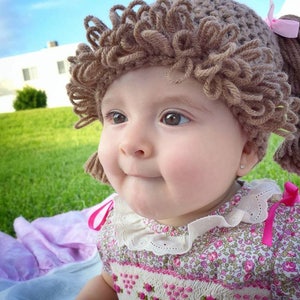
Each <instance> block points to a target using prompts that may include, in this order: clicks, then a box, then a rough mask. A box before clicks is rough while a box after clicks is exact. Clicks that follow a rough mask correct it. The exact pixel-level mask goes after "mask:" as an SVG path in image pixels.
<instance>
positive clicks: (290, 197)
mask: <svg viewBox="0 0 300 300" xmlns="http://www.w3.org/2000/svg"><path fill="white" fill-rule="evenodd" d="M284 188H285V189H284V192H283V197H282V199H281V200H280V201H278V202H276V203H275V204H273V205H272V206H271V208H270V210H269V214H268V217H267V219H266V221H265V228H264V234H263V238H262V242H263V244H265V245H267V246H272V229H273V221H274V218H275V212H276V209H277V208H278V206H279V205H280V204H284V205H286V206H290V207H292V206H294V205H295V204H296V203H297V202H300V196H299V189H298V187H297V186H295V185H294V184H292V183H291V182H286V184H285V185H284Z"/></svg>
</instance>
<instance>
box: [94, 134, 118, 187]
mask: <svg viewBox="0 0 300 300" xmlns="http://www.w3.org/2000/svg"><path fill="white" fill-rule="evenodd" d="M114 149H116V148H115V145H113V141H111V142H108V140H107V138H106V135H105V134H103V135H102V136H101V139H100V143H99V146H98V157H99V160H100V163H101V165H102V167H103V169H104V172H105V174H106V176H107V178H108V179H109V181H110V182H111V183H112V181H111V180H113V176H114V174H116V171H117V154H116V151H115V150H114Z"/></svg>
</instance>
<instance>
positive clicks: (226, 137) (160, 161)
mask: <svg viewBox="0 0 300 300" xmlns="http://www.w3.org/2000/svg"><path fill="white" fill-rule="evenodd" d="M166 72H167V68H164V67H151V68H144V69H139V70H136V71H132V72H129V73H126V74H125V75H123V76H121V77H120V78H119V79H117V80H116V81H114V82H113V83H112V85H111V86H110V87H109V89H108V90H107V92H106V94H105V96H104V98H103V102H102V113H103V119H104V124H103V132H102V136H101V141H100V144H99V151H98V153H99V158H100V161H101V164H102V166H103V168H104V171H105V174H106V176H107V178H108V179H109V181H110V183H111V184H112V186H113V188H114V189H115V191H116V192H117V193H119V195H120V196H121V198H122V199H123V200H124V201H126V202H127V203H128V204H129V205H130V207H131V208H132V209H133V210H134V211H135V212H136V213H138V214H140V215H142V216H145V217H147V218H151V219H156V220H158V221H160V222H162V223H165V224H170V225H175V226H176V225H183V224H185V223H186V222H190V221H192V220H194V219H196V218H198V217H200V216H203V215H205V214H207V213H208V212H209V211H210V210H211V209H212V208H213V207H215V206H216V205H218V203H219V202H220V201H222V200H223V199H224V198H226V197H228V195H229V194H230V193H232V188H233V184H234V181H235V178H236V176H237V175H239V169H240V164H241V160H242V159H243V155H244V146H245V143H246V138H245V136H244V134H243V132H242V130H241V128H240V125H239V124H238V122H237V121H236V120H235V119H234V118H233V116H232V114H231V112H230V111H229V109H228V108H227V107H226V106H225V104H223V103H222V102H220V101H211V100H209V99H207V97H206V96H205V95H204V93H203V89H202V86H201V85H200V84H199V83H198V82H197V81H196V80H194V79H192V78H191V79H187V80H185V81H184V82H182V83H180V84H175V83H172V82H171V81H170V79H169V78H168V77H166Z"/></svg>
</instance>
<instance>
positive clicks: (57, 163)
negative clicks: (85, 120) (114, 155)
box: [0, 107, 111, 234]
mask: <svg viewBox="0 0 300 300" xmlns="http://www.w3.org/2000/svg"><path fill="white" fill-rule="evenodd" d="M76 120H77V116H76V115H74V113H73V111H72V109H71V108H70V107H68V108H55V109H35V110H28V111H20V112H16V113H9V114H0V155H1V167H0V220H1V222H0V230H1V231H4V232H7V233H9V234H13V232H14V231H13V220H14V219H15V218H16V217H18V216H19V215H22V216H24V217H25V218H26V219H28V220H33V219H35V218H37V217H41V216H52V215H55V214H58V213H62V212H66V211H69V210H81V209H83V208H85V207H89V206H91V205H93V204H96V203H98V202H99V201H100V200H102V199H103V198H105V197H106V196H107V195H109V194H110V192H111V189H109V188H108V187H107V186H104V185H101V184H100V183H98V182H97V181H96V180H94V179H93V178H92V177H91V176H89V175H87V174H85V172H84V170H83V165H84V163H85V161H86V160H87V158H88V157H89V156H90V155H91V154H92V153H93V152H95V151H96V150H97V144H98V139H99V136H100V131H101V127H100V124H96V123H95V124H93V125H91V126H89V127H87V128H84V129H81V130H75V129H74V123H75V122H76Z"/></svg>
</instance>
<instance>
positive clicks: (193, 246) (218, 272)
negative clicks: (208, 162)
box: [97, 180, 300, 300]
mask: <svg viewBox="0 0 300 300" xmlns="http://www.w3.org/2000/svg"><path fill="white" fill-rule="evenodd" d="M286 198H287V197H286ZM281 199H283V198H282V194H281V192H280V189H279V188H278V186H277V185H276V184H275V183H274V182H273V181H271V180H257V181H254V182H251V183H243V186H242V187H241V189H240V190H239V191H238V192H237V193H236V194H235V195H234V197H233V198H232V199H231V200H230V201H228V202H226V203H225V204H223V205H222V206H221V207H219V208H218V209H217V210H216V211H215V212H213V213H212V214H211V215H209V216H206V217H203V218H200V219H198V220H196V221H193V222H191V223H189V224H188V225H186V226H182V227H171V226H166V225H161V224H158V223H157V222H155V221H154V220H149V219H146V218H143V217H141V216H139V215H137V214H135V213H134V212H133V211H132V210H131V209H130V208H129V207H128V206H127V205H126V203H125V201H122V200H121V199H120V198H119V197H118V195H116V194H114V195H112V196H111V197H109V198H108V199H107V200H106V202H104V204H103V207H105V209H104V210H106V212H105V217H104V218H103V219H102V221H101V230H100V231H99V241H98V244H97V246H98V250H99V253H100V256H101V259H102V261H103V265H104V270H105V271H106V272H108V273H109V274H110V275H111V276H112V278H113V280H114V288H115V291H116V292H117V294H118V297H119V299H129V300H131V299H148V300H150V299H151V300H158V299H160V300H175V299H197V300H200V299H300V203H299V195H298V190H297V193H296V194H294V200H293V201H292V204H288V201H289V200H288V201H287V202H284V201H280V200H281ZM279 201H280V202H279ZM108 204H109V205H108ZM101 209H102V208H101ZM271 211H272V214H273V216H271ZM102 213H103V212H102ZM267 222H268V224H269V227H270V226H271V227H270V228H267ZM267 231H268V232H267ZM266 236H267V238H266ZM264 239H265V241H263V240H264ZM267 240H268V241H267Z"/></svg>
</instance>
